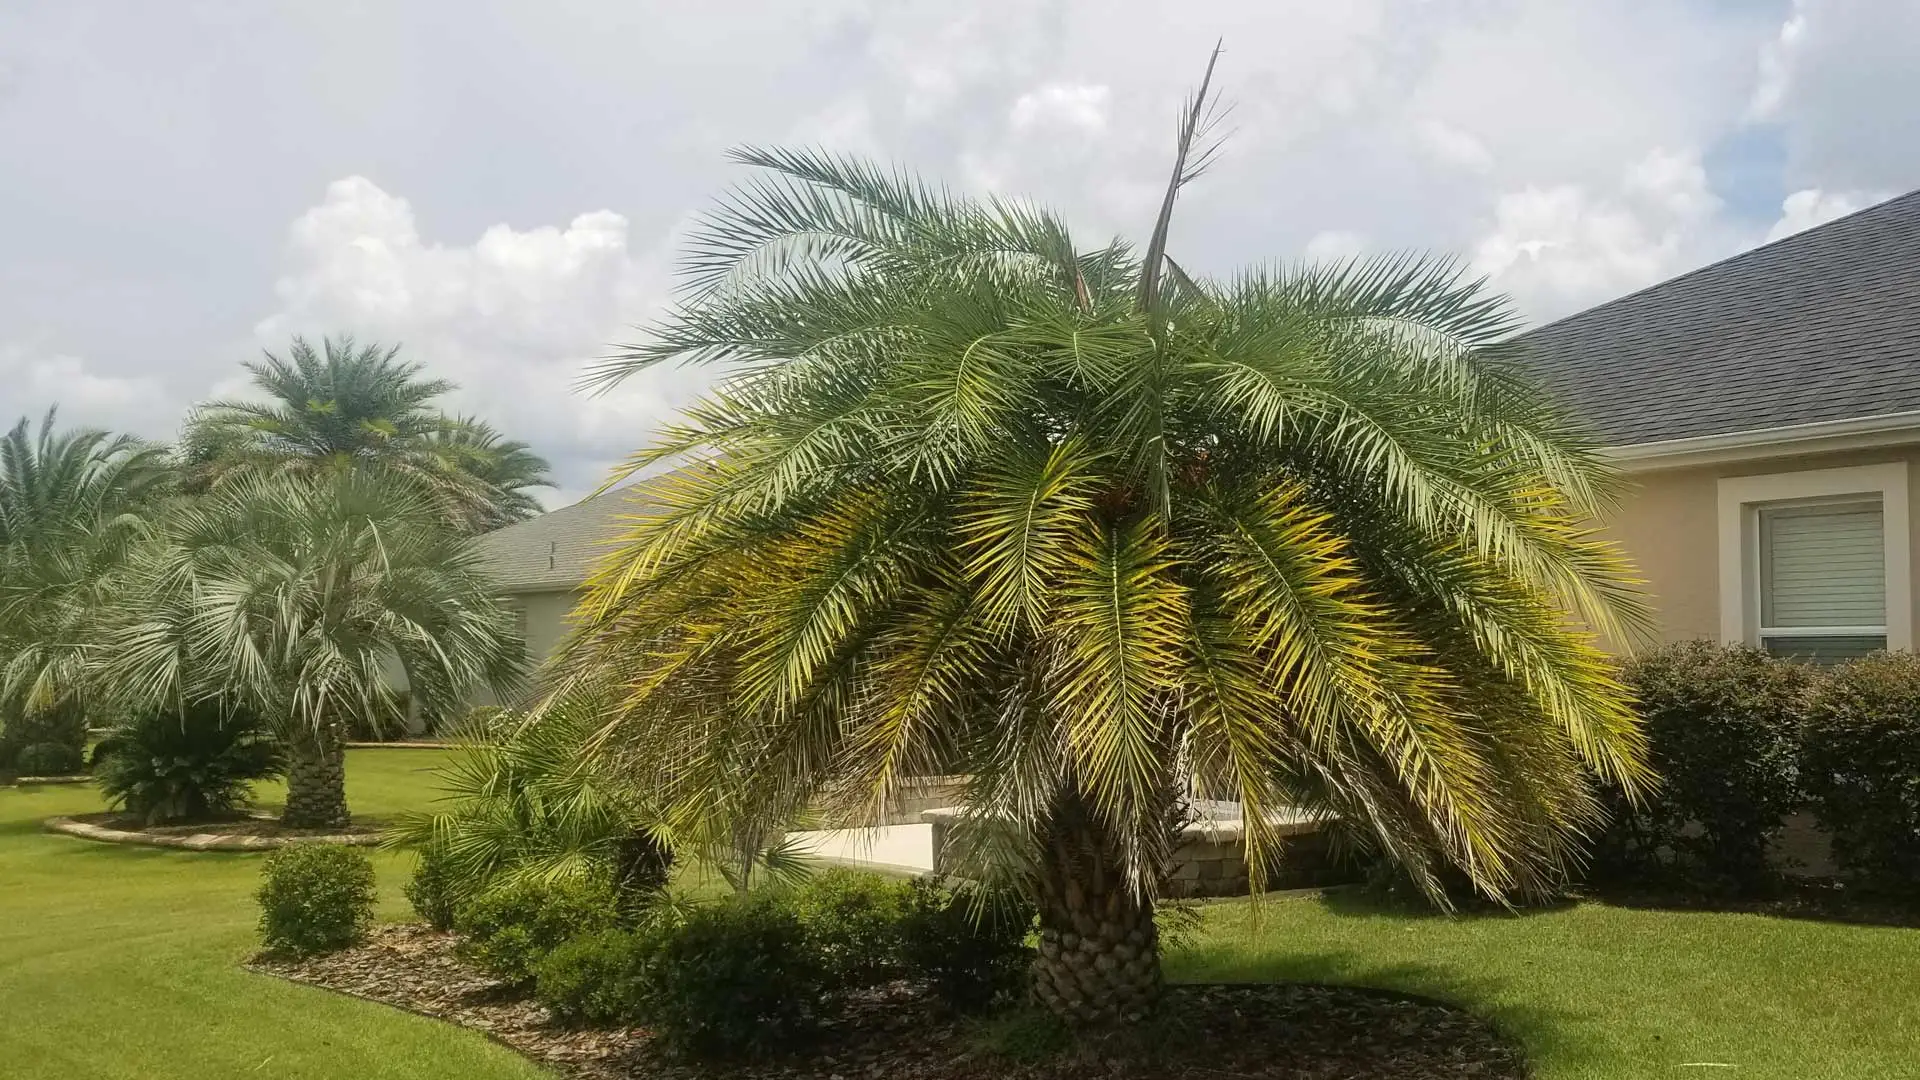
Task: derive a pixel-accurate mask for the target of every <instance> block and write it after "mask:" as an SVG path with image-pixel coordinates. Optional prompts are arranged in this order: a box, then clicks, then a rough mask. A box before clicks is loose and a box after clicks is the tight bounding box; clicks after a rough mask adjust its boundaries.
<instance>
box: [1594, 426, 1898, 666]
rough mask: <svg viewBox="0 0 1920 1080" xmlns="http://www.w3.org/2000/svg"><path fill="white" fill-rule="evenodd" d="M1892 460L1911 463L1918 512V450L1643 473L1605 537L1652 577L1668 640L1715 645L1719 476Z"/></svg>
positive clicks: (1717, 628)
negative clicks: (1704, 641) (1617, 542)
mask: <svg viewBox="0 0 1920 1080" xmlns="http://www.w3.org/2000/svg"><path fill="white" fill-rule="evenodd" d="M1893 461H1904V462H1906V463H1907V484H1908V486H1909V488H1910V489H1912V490H1910V491H1909V493H1908V505H1909V506H1915V507H1920V447H1901V448H1893V449H1879V450H1859V451H1847V452H1843V453H1832V454H1814V455H1801V456H1796V457H1776V458H1767V459H1763V460H1754V461H1743V462H1738V463H1733V464H1726V465H1709V466H1700V467H1695V468H1686V469H1667V470H1659V471H1652V472H1643V473H1638V474H1636V475H1635V476H1634V477H1633V479H1634V481H1635V489H1634V491H1633V492H1632V494H1630V495H1629V496H1628V497H1627V498H1626V499H1625V500H1624V502H1623V503H1622V505H1621V508H1620V511H1619V512H1618V514H1617V515H1616V516H1615V517H1614V519H1613V521H1612V522H1610V523H1609V526H1608V530H1607V531H1608V532H1609V533H1611V534H1612V535H1613V536H1615V537H1616V538H1618V539H1619V540H1620V541H1621V542H1622V543H1623V544H1624V545H1625V546H1626V548H1627V551H1628V552H1629V553H1630V554H1631V555H1632V556H1633V558H1634V561H1635V563H1636V564H1637V565H1638V566H1639V568H1640V573H1641V576H1642V577H1643V578H1645V579H1646V582H1647V585H1646V588H1647V589H1648V591H1649V593H1650V594H1651V596H1652V599H1653V604H1654V608H1655V610H1656V611H1657V612H1658V617H1659V632H1660V637H1661V639H1662V640H1664V641H1682V640H1686V639H1689V638H1715V639H1717V638H1718V637H1719V636H1720V548H1719V544H1720V539H1719V480H1720V478H1722V477H1730V476H1762V475H1768V474H1772V473H1790V472H1801V471H1806V470H1812V469H1837V468H1842V467H1845V466H1851V465H1879V464H1884V463H1887V462H1893ZM1916 535H1920V533H1917V534H1916ZM1914 556H1915V553H1914V552H1909V553H1908V560H1909V562H1910V563H1912V564H1915V567H1916V571H1917V572H1920V559H1916V558H1915V557H1914ZM1914 580H1916V581H1920V577H1916V578H1914Z"/></svg>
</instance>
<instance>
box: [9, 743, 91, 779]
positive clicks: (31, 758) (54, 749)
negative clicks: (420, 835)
mask: <svg viewBox="0 0 1920 1080" xmlns="http://www.w3.org/2000/svg"><path fill="white" fill-rule="evenodd" d="M13 767H14V769H15V771H17V772H18V773H19V774H20V775H21V776H72V775H74V774H76V773H81V772H85V771H86V767H87V762H86V756H85V755H84V754H82V753H81V752H80V748H79V747H77V746H69V745H67V744H66V743H57V742H41V743H34V744H33V745H32V746H26V747H22V748H21V750H20V753H19V754H17V755H15V757H14V759H13Z"/></svg>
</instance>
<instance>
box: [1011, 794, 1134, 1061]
mask: <svg viewBox="0 0 1920 1080" xmlns="http://www.w3.org/2000/svg"><path fill="white" fill-rule="evenodd" d="M1038 892H1039V902H1040V903H1039V907H1040V952H1039V955H1038V956H1036V957H1035V958H1034V962H1033V993H1034V997H1035V998H1036V999H1038V1000H1039V1002H1040V1004H1042V1005H1043V1006H1045V1007H1046V1008H1047V1009H1048V1010H1049V1011H1051V1012H1052V1013H1053V1014H1054V1015H1056V1016H1058V1017H1059V1018H1060V1019H1062V1020H1064V1021H1066V1022H1067V1023H1069V1024H1073V1025H1076V1026H1082V1027H1101V1026H1113V1025H1118V1024H1131V1023H1136V1022H1138V1021H1140V1020H1142V1019H1144V1018H1145V1017H1146V1016H1147V1015H1148V1014H1150V1013H1151V1012H1152V1011H1153V1010H1154V1008H1155V1006H1157V1005H1158V1004H1159V1001H1160V993H1161V989H1162V986H1163V983H1162V980H1161V974H1160V934H1159V931H1158V929H1157V928H1156V927H1155V926H1154V922H1153V903H1152V901H1150V900H1148V899H1146V898H1144V897H1142V896H1140V895H1139V893H1137V892H1136V891H1135V890H1134V889H1132V888H1131V887H1129V886H1128V884H1127V881H1126V876H1125V874H1124V873H1123V872H1122V870H1121V868H1120V861H1119V858H1118V857H1117V854H1116V852H1115V850H1114V846H1113V844H1112V842H1111V841H1110V840H1109V838H1108V837H1107V836H1106V834H1105V830H1104V829H1102V828H1101V827H1100V826H1099V824H1098V823H1097V822H1096V821H1095V820H1094V819H1093V817H1092V815H1090V814H1088V813H1087V812H1086V810H1085V808H1084V806H1083V804H1082V803H1081V802H1080V800H1078V799H1077V798H1066V799H1063V800H1062V801H1061V806H1060V808H1059V809H1058V810H1056V812H1055V817H1054V822H1053V825H1052V827H1051V829H1050V836H1049V841H1048V843H1047V845H1046V848H1045V851H1044V853H1043V856H1042V864H1041V867H1040V881H1039V890H1038Z"/></svg>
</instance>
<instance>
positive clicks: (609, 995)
mask: <svg viewBox="0 0 1920 1080" xmlns="http://www.w3.org/2000/svg"><path fill="white" fill-rule="evenodd" d="M663 938H664V934H661V933H634V932H632V931H628V930H604V931H601V932H600V933H597V934H588V935H586V936H584V937H577V938H574V939H573V940H572V941H569V942H567V943H565V944H563V945H561V946H560V947H559V948H557V949H555V950H553V951H552V952H550V953H548V954H547V955H546V957H545V958H544V959H542V960H541V961H540V963H539V964H538V965H536V968H535V973H534V974H535V989H534V997H535V998H536V999H537V1000H538V1001H539V1002H540V1004H542V1005H544V1006H546V1008H547V1011H548V1012H550V1013H552V1014H553V1018H554V1019H555V1020H557V1021H559V1022H560V1023H563V1024H584V1025H591V1026H599V1027H625V1026H630V1025H634V1024H639V1023H643V1022H644V1021H645V1017H646V1008H645V1006H646V988H647V979H648V976H649V964H650V962H651V961H652V960H653V958H654V957H655V956H657V955H658V954H659V951H660V943H661V941H662V940H663Z"/></svg>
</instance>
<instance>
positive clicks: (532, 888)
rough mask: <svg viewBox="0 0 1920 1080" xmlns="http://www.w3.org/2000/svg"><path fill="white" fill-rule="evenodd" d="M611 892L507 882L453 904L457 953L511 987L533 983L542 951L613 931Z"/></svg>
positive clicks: (571, 884)
mask: <svg viewBox="0 0 1920 1080" xmlns="http://www.w3.org/2000/svg"><path fill="white" fill-rule="evenodd" d="M614 922H615V916H614V899H613V892H612V890H610V889H609V888H607V886H606V885H605V884H604V883H601V882H597V881H587V880H562V881H539V880H512V881H504V882H500V883H497V884H495V885H493V886H492V887H490V888H488V889H487V890H486V891H484V892H481V893H479V894H478V895H476V896H473V897H471V898H469V899H467V900H465V901H463V902H461V903H460V904H459V906H458V907H457V909H456V910H455V913H454V919H453V927H454V929H455V930H458V931H459V932H460V933H461V934H462V935H464V936H465V937H466V940H465V941H464V942H462V943H461V946H460V947H461V951H462V952H463V953H464V954H465V955H466V956H467V957H468V958H469V959H471V960H473V961H474V962H475V963H477V964H479V965H480V966H481V967H484V968H486V969H487V970H488V971H490V972H492V973H493V974H495V975H497V976H499V977H500V978H501V979H502V980H504V981H506V982H508V983H512V984H514V985H521V986H524V985H526V984H528V983H530V982H532V981H533V978H534V970H535V968H536V966H537V965H538V964H539V963H540V961H541V960H543V959H545V958H546V956H547V954H548V953H551V952H552V951H553V950H555V949H557V948H559V947H560V946H561V945H564V944H566V943H567V942H568V941H569V940H571V939H573V938H575V937H579V936H581V935H584V934H594V933H599V932H600V931H603V930H611V929H613V928H614Z"/></svg>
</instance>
